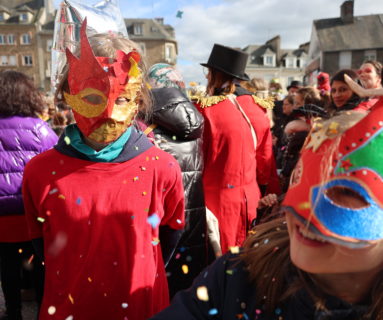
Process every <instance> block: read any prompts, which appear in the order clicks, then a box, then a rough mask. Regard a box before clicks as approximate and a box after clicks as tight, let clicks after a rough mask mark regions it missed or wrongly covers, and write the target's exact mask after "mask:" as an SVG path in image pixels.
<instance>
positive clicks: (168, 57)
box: [165, 44, 172, 62]
mask: <svg viewBox="0 0 383 320" xmlns="http://www.w3.org/2000/svg"><path fill="white" fill-rule="evenodd" d="M171 60H172V45H171V44H165V61H166V62H170V61H171Z"/></svg>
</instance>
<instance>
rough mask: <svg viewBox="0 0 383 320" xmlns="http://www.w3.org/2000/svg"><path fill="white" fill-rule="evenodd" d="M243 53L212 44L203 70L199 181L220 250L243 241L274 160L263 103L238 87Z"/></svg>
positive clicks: (240, 243) (240, 78)
mask: <svg viewBox="0 0 383 320" xmlns="http://www.w3.org/2000/svg"><path fill="white" fill-rule="evenodd" d="M247 58H248V55H247V54H246V53H244V52H242V51H240V50H235V49H232V48H229V47H225V46H222V45H218V44H215V45H214V47H213V50H212V52H211V54H210V57H209V61H208V62H207V63H206V64H202V65H203V66H204V67H207V68H208V75H207V79H208V85H207V93H208V95H209V96H208V97H204V98H200V99H199V100H198V101H197V107H198V108H199V110H200V112H201V113H202V114H203V116H204V118H205V129H204V160H205V168H204V173H203V184H204V192H205V200H206V206H207V208H208V209H209V213H210V214H212V215H214V216H213V217H215V218H216V219H217V220H218V226H219V235H220V246H221V252H217V253H225V252H226V251H227V250H229V249H230V247H236V246H240V245H242V242H243V241H244V240H245V238H246V234H247V231H248V230H249V226H250V224H251V221H252V220H253V219H254V218H255V217H256V212H257V211H256V209H257V205H258V200H259V198H260V197H261V194H262V192H263V191H264V190H265V189H266V187H267V184H268V182H269V179H270V175H271V172H272V170H273V169H272V167H273V165H272V164H273V163H274V158H273V153H272V138H271V132H270V123H269V119H268V118H267V115H266V110H265V108H264V107H265V101H263V100H262V99H260V98H258V97H256V96H253V95H252V93H250V92H248V91H247V90H245V89H244V88H242V87H241V86H240V85H239V84H240V80H249V78H248V76H247V75H246V74H245V72H244V71H245V67H246V62H247Z"/></svg>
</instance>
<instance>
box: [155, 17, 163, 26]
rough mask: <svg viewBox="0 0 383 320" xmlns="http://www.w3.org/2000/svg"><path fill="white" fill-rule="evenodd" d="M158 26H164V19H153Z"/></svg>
mask: <svg viewBox="0 0 383 320" xmlns="http://www.w3.org/2000/svg"><path fill="white" fill-rule="evenodd" d="M154 20H156V21H157V22H158V23H159V24H161V25H163V24H164V18H154Z"/></svg>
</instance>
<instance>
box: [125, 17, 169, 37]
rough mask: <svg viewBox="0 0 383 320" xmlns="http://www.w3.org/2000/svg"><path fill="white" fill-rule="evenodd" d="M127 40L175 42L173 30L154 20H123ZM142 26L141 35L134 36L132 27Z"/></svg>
mask: <svg viewBox="0 0 383 320" xmlns="http://www.w3.org/2000/svg"><path fill="white" fill-rule="evenodd" d="M124 20H125V25H126V28H127V30H128V34H129V38H130V39H132V40H139V39H143V40H172V41H175V36H174V28H173V27H172V26H171V25H167V24H165V25H164V24H161V23H159V22H158V21H157V20H155V19H124ZM137 23H138V24H141V25H142V35H135V34H134V32H133V30H134V25H135V24H137Z"/></svg>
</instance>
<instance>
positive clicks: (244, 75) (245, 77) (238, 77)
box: [200, 63, 250, 81]
mask: <svg viewBox="0 0 383 320" xmlns="http://www.w3.org/2000/svg"><path fill="white" fill-rule="evenodd" d="M200 65H201V66H203V67H206V68H212V69H216V70H218V71H221V72H223V73H226V74H228V75H229V76H233V77H234V78H237V79H240V80H244V81H250V78H249V76H248V75H247V74H246V73H244V74H242V75H239V74H233V73H231V72H228V71H226V70H224V69H223V68H220V67H219V66H214V65H211V64H208V63H200Z"/></svg>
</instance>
